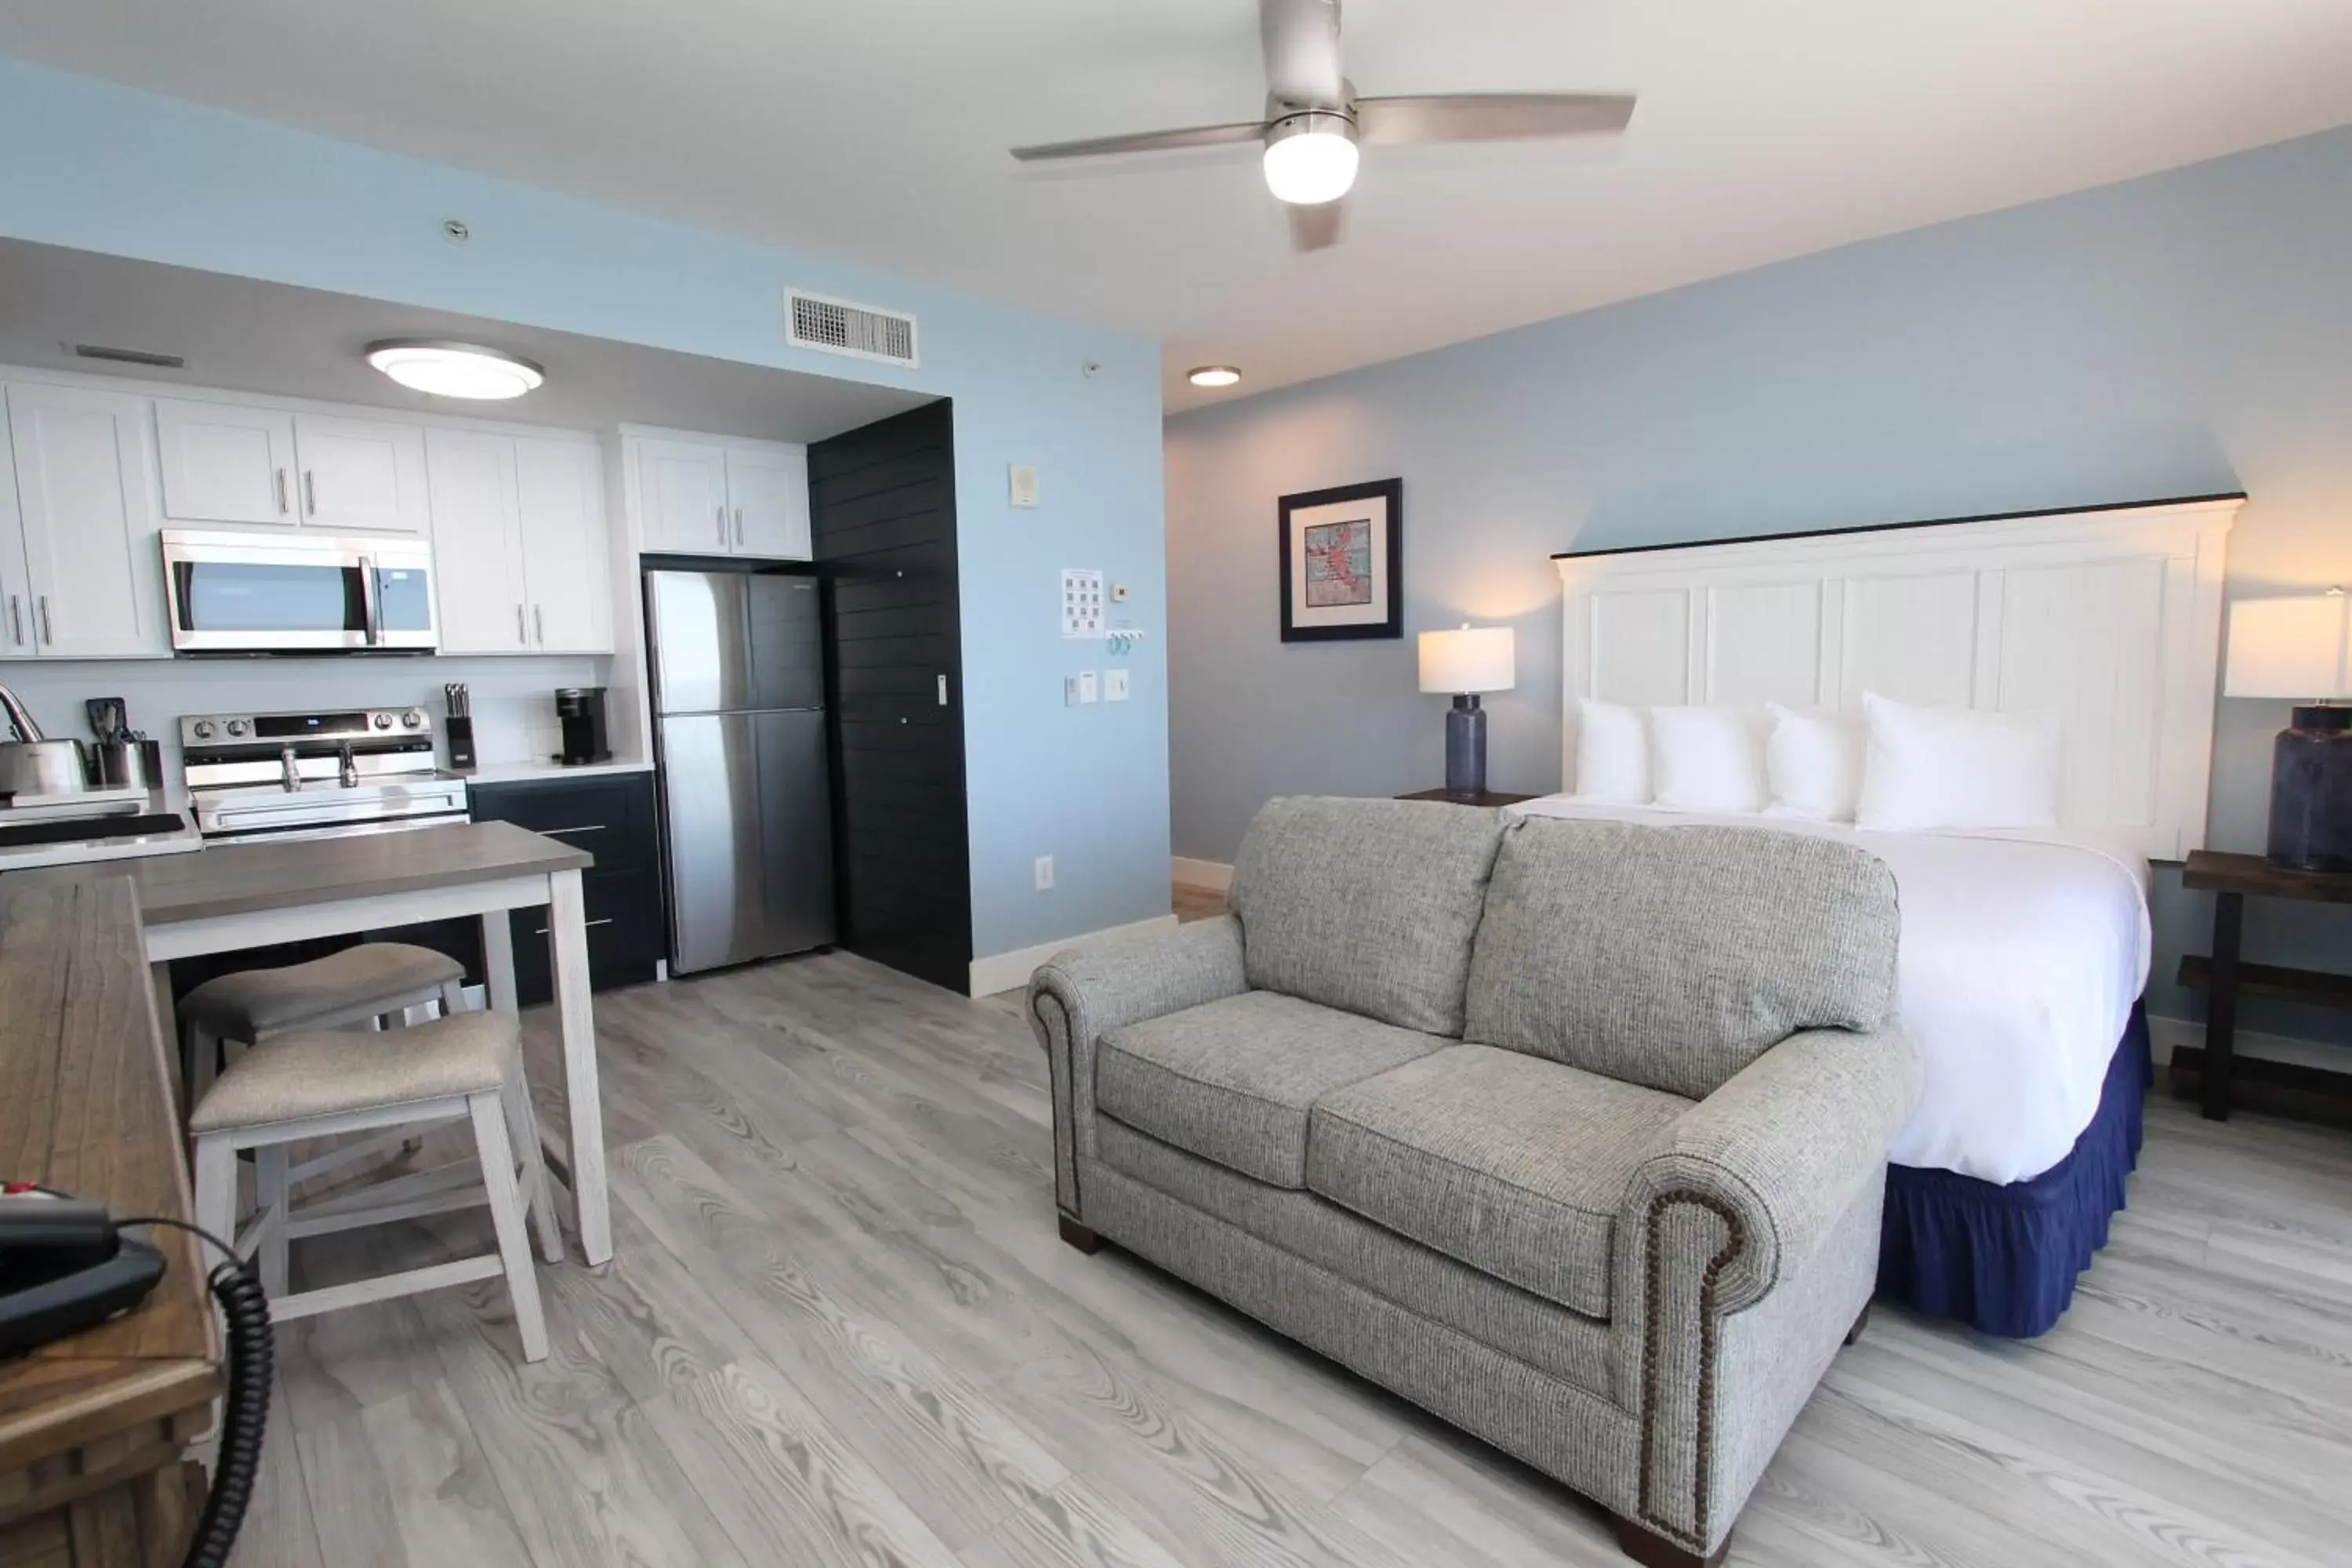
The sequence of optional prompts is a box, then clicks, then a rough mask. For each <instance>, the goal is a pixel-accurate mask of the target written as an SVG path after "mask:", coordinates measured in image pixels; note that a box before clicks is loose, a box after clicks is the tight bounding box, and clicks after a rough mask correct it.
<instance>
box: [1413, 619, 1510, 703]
mask: <svg viewBox="0 0 2352 1568" xmlns="http://www.w3.org/2000/svg"><path fill="white" fill-rule="evenodd" d="M1517 681H1518V663H1517V658H1516V657H1515V650H1514V648H1513V646H1512V639H1511V628H1510V627H1508V626H1470V625H1469V624H1468V623H1466V622H1465V623H1464V625H1463V626H1462V628H1461V629H1460V630H1459V631H1451V632H1423V633H1422V634H1421V689H1423V691H1447V692H1472V691H1508V690H1509V689H1511V688H1512V687H1513V686H1515V685H1517Z"/></svg>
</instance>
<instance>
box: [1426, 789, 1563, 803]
mask: <svg viewBox="0 0 2352 1568" xmlns="http://www.w3.org/2000/svg"><path fill="white" fill-rule="evenodd" d="M1397 798H1398V799H1399V800H1450V801H1452V802H1453V803H1454V805H1518V804H1519V802H1521V801H1523V800H1533V799H1535V798H1536V797H1535V796H1533V795H1505V794H1502V793H1500V792H1498V791H1496V790H1491V789H1490V790H1487V791H1486V792H1485V793H1484V794H1481V795H1470V796H1467V797H1465V796H1463V795H1448V794H1446V793H1445V792H1444V790H1442V789H1417V790H1415V791H1413V792H1412V794H1411V795H1399V796H1397Z"/></svg>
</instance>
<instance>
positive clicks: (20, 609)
mask: <svg viewBox="0 0 2352 1568" xmlns="http://www.w3.org/2000/svg"><path fill="white" fill-rule="evenodd" d="M8 627H9V630H10V632H11V633H12V634H13V635H14V636H15V637H16V646H17V647H24V646H25V610H24V606H23V605H22V604H21V603H20V602H19V601H18V599H17V597H16V595H14V594H11V595H8Z"/></svg>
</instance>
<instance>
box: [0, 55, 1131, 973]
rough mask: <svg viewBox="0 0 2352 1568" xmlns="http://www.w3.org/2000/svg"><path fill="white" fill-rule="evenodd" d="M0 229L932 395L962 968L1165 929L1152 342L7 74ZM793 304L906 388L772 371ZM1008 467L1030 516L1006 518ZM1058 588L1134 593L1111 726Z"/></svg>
mask: <svg viewBox="0 0 2352 1568" xmlns="http://www.w3.org/2000/svg"><path fill="white" fill-rule="evenodd" d="M448 217H460V218H463V219H464V220H465V221H466V222H467V224H469V225H470V226H472V229H473V239H472V242H471V243H470V244H468V245H467V246H464V247H458V246H454V245H451V244H449V243H448V242H447V241H446V240H445V239H444V238H443V237H442V236H441V222H442V220H443V219H444V218H448ZM0 234H6V235H9V236H12V237H17V238H23V239H30V240H38V241H42V242H44V243H47V244H51V245H62V246H73V247H80V248H83V249H88V250H96V251H105V252H110V253H112V254H116V255H121V256H131V257H138V258H145V259H148V260H152V261H161V262H167V263H172V264H175V265H179V266H184V267H194V268H205V269H207V270H211V271H215V272H226V273H236V274H242V275H245V276H247V277H253V278H262V279H273V280H276V281H279V282H285V283H292V284H299V285H302V286H304V287H308V288H314V289H334V290H338V291H341V292H343V293H348V294H358V295H364V296H368V297H371V298H374V299H382V300H395V301H400V302H404V303H408V304H414V305H419V306H428V307H432V308H435V309H439V310H458V311H465V312H468V313H471V314H474V315H479V316H487V317H491V318H496V319H499V320H505V321H519V322H524V323H528V324H530V325H534V326H541V327H549V328H555V329H560V330H562V331H572V332H582V333H588V334H593V335H595V336H599V337H605V338H613V339H618V340H622V341H625V342H639V343H646V344H653V345H656V346H659V347H662V348H667V349H676V350H681V351H684V352H687V353H700V354H709V355H713V356H716V357H719V358H723V359H731V360H739V361H743V362H747V363H755V364H767V365H777V366H782V367H785V368H789V369H793V370H800V371H808V372H812V373H814V374H823V375H832V376H839V377H845V378H849V379H854V380H864V381H873V382H884V383H891V384H902V385H908V386H913V387H916V388H919V389H920V390H923V391H928V392H934V393H940V394H943V395H948V396H950V397H952V398H953V399H954V400H955V426H956V504H957V511H958V519H959V531H960V542H961V561H962V615H963V636H964V679H965V688H966V690H965V698H966V703H967V708H966V713H965V721H966V737H967V740H966V748H967V765H968V772H969V778H970V788H971V895H972V923H973V939H974V952H976V953H979V954H983V955H984V954H988V953H992V952H1007V951H1011V950H1013V949H1016V948H1020V947H1024V946H1028V945H1031V944H1033V943H1038V942H1046V941H1050V940H1053V939H1055V938H1058V937H1062V936H1068V935H1075V934H1078V933H1082V932H1085V931H1095V930H1099V929H1101V928H1103V927H1105V926H1110V925H1117V924H1122V923H1125V922H1127V921H1136V920H1141V919H1145V918H1147V917H1149V916H1151V915H1155V914H1163V913H1165V912H1166V911H1167V909H1168V887H1167V857H1168V838H1167V821H1168V768H1167V707H1166V690H1167V683H1166V653H1165V649H1166V643H1165V641H1164V639H1163V637H1162V634H1163V632H1164V630H1165V627H1164V624H1163V621H1162V613H1163V605H1164V579H1163V563H1164V555H1163V549H1162V536H1163V529H1162V510H1161V505H1162V487H1161V477H1160V383H1159V375H1160V358H1159V351H1158V349H1157V348H1156V346H1154V345H1153V344H1151V343H1149V342H1143V341H1141V340H1139V339H1134V338H1129V337H1124V336H1120V335H1118V334H1116V333H1110V332H1105V331H1096V330H1093V329H1089V328H1084V327H1079V326H1075V325H1071V324H1069V323H1066V322H1062V321H1054V320H1050V319H1047V318H1045V317H1041V316H1037V315H1034V314H1030V313H1028V312H1025V311H1021V310H1012V309H1008V308H1004V307H1001V306H996V305H992V304H988V303H984V302H982V301H979V300H971V299H968V298H965V297H962V296H961V295H957V294H952V293H949V292H945V291H942V290H940V289H933V288H928V287H923V286H920V285H917V284H913V283H908V282H903V281H900V280H898V279H892V278H887V277H883V276H880V275H877V274H875V273H871V272H866V271H863V270H859V269H856V268H846V267H842V266H839V265H835V264H833V263H829V262H824V261H821V260H818V259H816V258H812V257H806V256H801V255H796V254H793V253H790V252H786V251H782V250H778V249H774V248H772V247H766V246H761V245H756V244H753V243H751V242H749V241H746V240H741V239H736V238H730V237H726V236H722V235H719V234H714V233H710V232H708V231H704V230H698V229H692V228H687V227H682V226H678V225H676V224H672V223H667V222H664V221H662V220H659V219H656V218H652V217H647V216H641V215H638V214H635V213H630V212H625V211H621V210H618V209H615V208H613V207H608V206H601V205H596V204H593V203H591V202H584V201H581V200H577V199H575V198H572V197H569V196H564V195H555V194H552V193H550V192H547V191H543V190H537V189H533V188H531V187H529V186H525V185H519V184H512V183H509V182H507V181H502V180H495V179H490V178H487V177H484V176H482V175H478V174H467V173H465V172H462V171H460V170H457V169H452V168H447V167H445V166H442V165H438V164H434V163H421V162H418V161H416V160H414V159H409V158H402V157H395V156H393V155H391V154H387V153H377V152H373V151H371V150H368V149H366V148H362V147H358V146H354V145H352V144H350V143H348V142H334V141H330V140H327V139H325V138H322V137H318V136H313V135H309V134H306V133H303V132H295V131H289V130H287V129H285V128H283V127H280V126H276V125H272V124H268V123H267V122H265V121H257V120H252V119H247V118H244V117H241V116H237V115H232V114H226V113H222V112H219V111H216V110H207V109H202V108H197V107H194V106H191V105H188V104H184V103H180V102H176V101H173V100H168V99H163V98H157V97H154V96H152V95H150V94H145V93H140V92H134V91H131V90H129V89H122V88H119V87H114V86H111V85H109V84H105V83H100V82H96V81H91V80H89V79H84V78H79V77H73V76H68V75H64V74H61V73H58V72H55V71H51V70H47V69H45V68H37V67H33V66H29V65H26V64H23V63H21V62H18V61H14V60H9V59H5V58H0ZM788 283H789V284H796V285H799V286H802V287H804V288H809V289H814V290H816V291H818V292H821V293H829V294H836V295H841V296H845V297H847V298H850V299H854V300H867V301H871V302H873V303H876V304H881V305H887V306H890V307H893V308H898V309H904V310H912V311H914V312H915V313H916V314H917V315H918V316H919V318H920V319H921V323H922V360H923V363H922V368H921V369H920V370H919V371H916V372H907V371H901V370H898V369H895V368H892V367H888V366H883V365H877V364H867V363H864V362H859V361H853V360H843V359H837V358H832V357H828V356H824V355H817V354H809V353H800V352H797V351H793V350H791V349H788V348H787V347H786V346H785V344H784V340H783V330H782V299H783V289H784V287H785V285H786V284H788ZM0 304H5V302H0ZM1088 363H1093V364H1095V365H1097V366H1098V367H1099V368H1098V369H1097V372H1096V373H1095V374H1092V375H1091V376H1089V375H1088V374H1087V373H1086V370H1085V368H1084V367H1085V366H1086V365H1087V364H1088ZM1016 461H1018V462H1028V463H1034V464H1036V465H1038V467H1039V468H1040V469H1041V472H1042V478H1043V484H1042V491H1043V497H1044V504H1043V506H1042V507H1041V508H1040V509H1039V510H1036V511H1034V512H1031V511H1014V510H1012V509H1011V508H1010V507H1009V506H1008V505H1007V504H1006V483H1005V469H1006V466H1007V465H1008V464H1009V463H1012V462H1016ZM1065 566H1099V567H1102V568H1103V569H1104V570H1105V571H1106V572H1108V574H1110V575H1111V577H1112V578H1113V579H1114V580H1117V581H1120V582H1124V583H1127V584H1130V585H1131V586H1132V588H1133V590H1134V598H1133V600H1132V601H1131V602H1130V604H1129V606H1127V608H1128V609H1129V611H1131V613H1132V616H1133V619H1134V623H1135V624H1136V625H1138V626H1144V627H1146V628H1148V629H1149V630H1150V633H1151V634H1152V635H1151V637H1150V638H1149V639H1148V640H1147V641H1146V642H1145V644H1144V645H1143V647H1142V650H1141V651H1140V652H1139V653H1138V654H1136V655H1134V656H1132V657H1131V658H1129V660H1128V661H1127V662H1128V663H1129V665H1130V667H1131V668H1133V670H1134V672H1135V680H1134V689H1135V695H1134V698H1133V699H1132V700H1130V701H1129V702H1128V703H1127V704H1126V705H1124V706H1123V707H1120V706H1098V707H1095V708H1087V709H1080V710H1075V711H1069V710H1065V709H1064V708H1063V706H1062V698H1061V678H1062V675H1063V673H1064V671H1065V669H1066V668H1069V669H1075V668H1078V667H1079V666H1080V665H1081V664H1082V663H1092V664H1094V665H1096V666H1097V667H1099V666H1102V665H1105V664H1107V663H1108V662H1109V661H1108V658H1105V657H1104V656H1103V655H1102V654H1101V653H1100V652H1099V651H1098V648H1097V649H1096V650H1094V652H1093V657H1092V658H1091V659H1081V658H1079V657H1078V655H1077V654H1076V653H1074V652H1071V651H1069V649H1070V648H1076V647H1079V645H1067V647H1066V645H1065V644H1064V643H1063V642H1062V640H1061V637H1060V635H1059V627H1058V624H1057V621H1056V605H1057V603H1058V598H1057V595H1058V593H1059V577H1058V574H1059V571H1060V569H1061V568H1062V567H1065ZM1042 854H1051V855H1054V856H1055V858H1056V861H1057V872H1058V875H1057V878H1056V881H1057V884H1058V885H1057V888H1056V889H1055V891H1054V892H1052V893H1046V894H1040V893H1037V892H1034V890H1033V889H1032V885H1031V859H1032V858H1033V857H1034V856H1037V855H1042Z"/></svg>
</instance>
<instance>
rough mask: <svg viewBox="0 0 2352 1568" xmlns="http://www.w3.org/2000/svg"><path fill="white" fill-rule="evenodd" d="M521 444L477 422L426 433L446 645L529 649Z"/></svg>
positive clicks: (466, 649)
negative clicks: (519, 493)
mask: <svg viewBox="0 0 2352 1568" xmlns="http://www.w3.org/2000/svg"><path fill="white" fill-rule="evenodd" d="M514 447H515V444H514V442H513V440H512V439H511V438H510V437H505V436H486V435H481V434H478V433H477V432H475V431H471V430H432V431H428V432H427V433H426V435H425V471H426V473H427V475H428V477H429V482H430V485H431V495H432V500H433V566H434V576H435V577H436V579H437V580H438V582H439V584H440V586H439V588H438V590H437V594H438V601H439V606H440V611H441V651H442V652H443V653H528V652H530V604H529V597H528V595H527V593H526V591H525V589H524V587H523V573H522V528H521V525H520V521H518V519H517V517H516V510H515V458H514Z"/></svg>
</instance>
